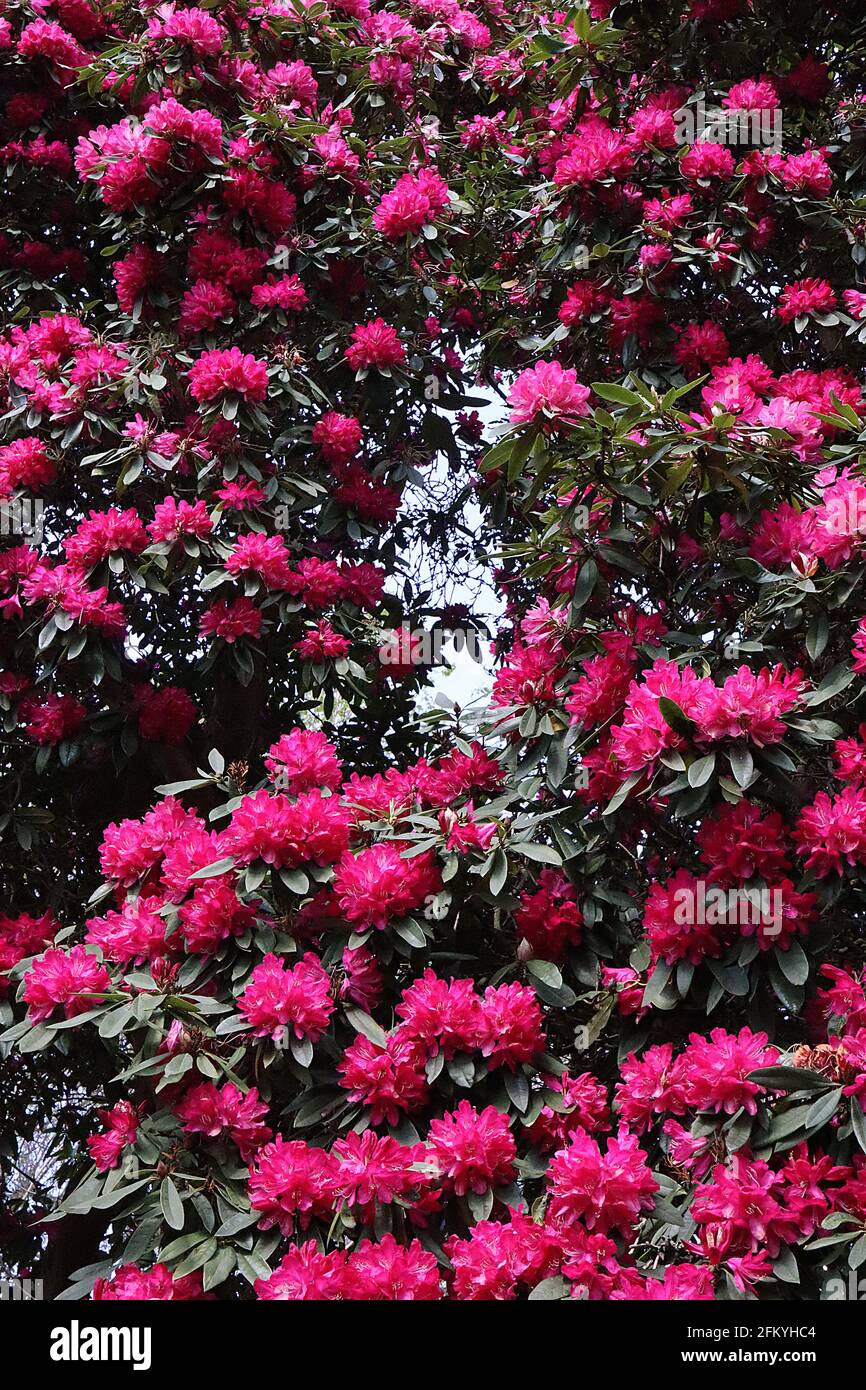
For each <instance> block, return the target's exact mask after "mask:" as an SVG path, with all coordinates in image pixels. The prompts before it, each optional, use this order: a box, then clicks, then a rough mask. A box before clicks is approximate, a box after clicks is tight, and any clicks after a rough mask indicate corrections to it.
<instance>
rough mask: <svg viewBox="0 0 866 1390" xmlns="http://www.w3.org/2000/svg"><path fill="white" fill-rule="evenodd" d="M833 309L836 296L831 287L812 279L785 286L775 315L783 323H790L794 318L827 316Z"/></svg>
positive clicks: (825, 282) (824, 281)
mask: <svg viewBox="0 0 866 1390" xmlns="http://www.w3.org/2000/svg"><path fill="white" fill-rule="evenodd" d="M835 307H836V295H835V293H834V290H833V287H832V285H830V284H828V283H827V281H826V280H817V279H815V278H814V277H813V278H811V279H806V280H796V281H794V283H793V284H791V285H786V286H785V288H784V289H783V290H782V294H781V297H780V299H779V307H778V308H777V310H776V313H777V314H778V315H779V318H780V319H781V320H782V322H783V323H791V322H792V321H793V320H794V319H796V318H800V317H806V316H808V315H811V314H828V313H829V312H830V311H831V310H832V309H834V308H835Z"/></svg>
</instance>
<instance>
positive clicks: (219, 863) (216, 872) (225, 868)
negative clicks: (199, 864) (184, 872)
mask: <svg viewBox="0 0 866 1390" xmlns="http://www.w3.org/2000/svg"><path fill="white" fill-rule="evenodd" d="M236 862H237V861H236V860H235V859H232V858H231V857H229V858H227V859H217V860H216V862H215V863H213V864H207V865H205V867H204V868H203V869H196V871H195V873H194V874H190V876H189V877H190V879H191V880H192V879H196V880H198V879H201V878H218V877H219V876H220V874H227V873H228V872H229V870H230V869H233V868H234V866H235V864H236Z"/></svg>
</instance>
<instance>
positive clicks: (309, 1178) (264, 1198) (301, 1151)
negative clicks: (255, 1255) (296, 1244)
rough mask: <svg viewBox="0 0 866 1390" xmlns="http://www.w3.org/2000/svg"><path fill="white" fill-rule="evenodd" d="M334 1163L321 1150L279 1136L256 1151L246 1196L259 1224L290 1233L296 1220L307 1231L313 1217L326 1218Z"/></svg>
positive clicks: (332, 1199) (331, 1201)
mask: <svg viewBox="0 0 866 1390" xmlns="http://www.w3.org/2000/svg"><path fill="white" fill-rule="evenodd" d="M335 1166H336V1165H335V1162H334V1160H333V1158H332V1157H331V1155H330V1154H329V1153H326V1152H325V1150H324V1149H314V1148H312V1147H311V1146H310V1145H309V1144H305V1143H303V1141H302V1140H300V1139H293V1140H291V1141H286V1140H285V1139H283V1138H282V1137H281V1136H280V1135H278V1136H277V1138H276V1139H275V1140H274V1142H273V1143H272V1144H266V1145H265V1146H264V1148H262V1149H259V1151H258V1153H257V1154H256V1157H255V1161H254V1164H253V1166H252V1167H251V1168H250V1180H249V1197H250V1206H251V1207H252V1209H253V1211H258V1212H261V1219H260V1220H259V1227H260V1229H261V1230H263V1231H268V1230H270V1228H271V1227H272V1226H277V1227H278V1228H279V1230H280V1231H281V1233H282V1234H283V1235H284V1236H290V1235H291V1234H292V1232H293V1231H294V1229H295V1222H296V1220H297V1222H298V1223H299V1225H300V1227H301V1229H302V1230H306V1229H307V1227H308V1226H309V1224H310V1222H311V1221H312V1220H313V1218H314V1217H317V1216H318V1217H322V1218H323V1219H325V1218H329V1217H330V1214H331V1212H332V1210H333V1207H334V1205H335V1196H336V1194H335V1192H334V1170H335Z"/></svg>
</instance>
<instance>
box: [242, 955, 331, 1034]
mask: <svg viewBox="0 0 866 1390" xmlns="http://www.w3.org/2000/svg"><path fill="white" fill-rule="evenodd" d="M238 1008H239V1009H240V1011H241V1013H242V1014H243V1015H244V1017H245V1018H246V1019H247V1020H248V1022H249V1023H250V1024H251V1025H252V1028H253V1031H254V1032H255V1033H256V1035H257V1036H258V1037H272V1038H274V1039H275V1040H277V1041H279V1040H280V1039H282V1038H283V1036H284V1034H285V1031H286V1028H287V1027H288V1029H289V1031H290V1032H291V1033H292V1034H293V1035H294V1036H295V1037H296V1038H309V1040H310V1042H313V1043H315V1042H317V1041H318V1039H319V1038H320V1037H321V1035H322V1033H324V1031H325V1029H326V1028H327V1026H328V1021H329V1019H330V1017H331V1014H332V1013H333V1012H334V1008H335V1004H334V1000H333V998H332V997H331V981H330V979H329V977H328V974H327V972H326V971H324V970H323V969H322V967H321V965H320V964H319V961H318V959H317V958H316V956H315V955H313V953H312V952H307V954H306V955H305V956H304V958H303V959H302V960H300V961H299V962H298V964H297V965H296V966H294V967H291V968H290V967H289V966H288V963H287V962H286V961H285V960H281V959H280V957H279V956H275V955H267V956H265V958H264V960H263V961H262V963H261V965H257V966H256V967H255V969H254V970H253V973H252V978H251V980H250V983H249V984H248V985H247V987H246V989H245V990H244V992H243V994H242V995H241V996H240V998H239V999H238Z"/></svg>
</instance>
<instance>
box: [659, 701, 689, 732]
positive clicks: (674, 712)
mask: <svg viewBox="0 0 866 1390" xmlns="http://www.w3.org/2000/svg"><path fill="white" fill-rule="evenodd" d="M659 713H660V714H661V717H662V719H663V720H664V721H665V723H666V724H667V726H668V728H670V729H673V731H674V733H677V734H682V735H683V736H684V737H686V738H688V737H689V736H690V735H691V734H692V733H693V732H694V728H695V725H694V721H693V720H691V719H689V717H688V715H687V714H685V713H684V711H683V710H681V709H680V707H679V705H678V704H677V703H676V701H675V700H670V699H668V697H667V695H661V696H660V697H659Z"/></svg>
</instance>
